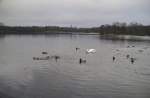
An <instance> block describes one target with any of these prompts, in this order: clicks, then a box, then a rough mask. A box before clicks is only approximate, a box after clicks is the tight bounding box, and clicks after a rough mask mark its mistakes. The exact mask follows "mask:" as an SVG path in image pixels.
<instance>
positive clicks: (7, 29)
mask: <svg viewBox="0 0 150 98" xmlns="http://www.w3.org/2000/svg"><path fill="white" fill-rule="evenodd" d="M72 32H73V33H74V34H75V33H77V34H80V33H85V34H89V33H96V34H119V35H141V36H143V35H148V36H150V25H147V26H146V25H142V24H139V23H136V22H135V23H130V24H126V23H120V22H115V23H113V24H111V25H109V24H106V25H101V26H99V27H91V28H77V27H72V26H71V27H59V26H5V25H0V34H1V35H5V34H57V33H62V34H63V33H64V34H72Z"/></svg>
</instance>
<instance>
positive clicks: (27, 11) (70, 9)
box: [0, 0, 150, 27]
mask: <svg viewBox="0 0 150 98" xmlns="http://www.w3.org/2000/svg"><path fill="white" fill-rule="evenodd" d="M116 21H119V22H127V23H129V22H135V21H136V22H139V23H142V24H145V25H149V24H150V0H0V22H3V23H5V24H6V25H30V26H31V25H57V26H70V25H73V26H77V27H89V26H100V25H101V24H111V23H113V22H116Z"/></svg>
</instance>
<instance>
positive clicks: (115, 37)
mask: <svg viewBox="0 0 150 98" xmlns="http://www.w3.org/2000/svg"><path fill="white" fill-rule="evenodd" d="M99 38H100V39H101V40H110V41H114V42H115V41H122V42H125V41H131V42H150V38H149V39H144V38H142V37H135V36H125V35H112V34H110V35H100V36H99Z"/></svg>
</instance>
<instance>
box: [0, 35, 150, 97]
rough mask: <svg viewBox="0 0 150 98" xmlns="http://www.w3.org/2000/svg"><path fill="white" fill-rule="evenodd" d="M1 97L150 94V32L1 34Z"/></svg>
mask: <svg viewBox="0 0 150 98" xmlns="http://www.w3.org/2000/svg"><path fill="white" fill-rule="evenodd" d="M77 47H78V48H80V49H78V50H77V51H76V48H77ZM90 48H94V49H96V53H93V54H87V53H86V49H90ZM43 51H46V52H48V54H42V52H43ZM128 54H129V55H130V57H129V58H127V57H126V55H128ZM55 55H57V56H60V59H58V60H57V61H56V60H55V59H53V58H50V59H48V60H33V57H39V58H43V57H46V56H50V57H51V56H55ZM113 56H114V57H115V60H114V61H113V59H112V58H113ZM80 58H82V59H84V60H86V62H85V63H81V64H80V63H79V59H80ZM130 58H135V60H134V62H133V64H132V62H131V60H130ZM0 98H150V37H138V36H117V37H116V36H115V37H114V36H100V35H59V34H58V35H45V36H44V35H36V36H35V35H33V36H32V35H22V36H21V35H20V36H19V35H7V36H0Z"/></svg>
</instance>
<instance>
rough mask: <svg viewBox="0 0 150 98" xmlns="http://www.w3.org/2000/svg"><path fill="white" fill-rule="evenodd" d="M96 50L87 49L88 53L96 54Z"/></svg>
mask: <svg viewBox="0 0 150 98" xmlns="http://www.w3.org/2000/svg"><path fill="white" fill-rule="evenodd" d="M95 52H96V49H86V53H95Z"/></svg>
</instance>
